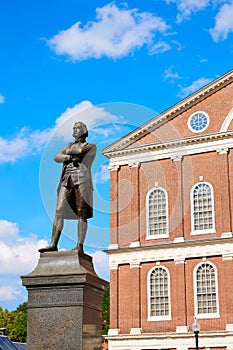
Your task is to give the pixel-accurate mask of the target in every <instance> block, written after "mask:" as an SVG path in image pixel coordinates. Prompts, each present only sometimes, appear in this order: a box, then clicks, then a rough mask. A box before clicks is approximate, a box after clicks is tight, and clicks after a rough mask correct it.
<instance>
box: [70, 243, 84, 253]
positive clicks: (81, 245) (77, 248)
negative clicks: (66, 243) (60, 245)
mask: <svg viewBox="0 0 233 350" xmlns="http://www.w3.org/2000/svg"><path fill="white" fill-rule="evenodd" d="M72 250H78V251H79V252H81V253H83V252H84V251H83V244H82V243H78V244H77V246H76V247H75V248H73V249H72Z"/></svg>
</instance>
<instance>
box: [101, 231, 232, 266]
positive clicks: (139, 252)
mask: <svg viewBox="0 0 233 350" xmlns="http://www.w3.org/2000/svg"><path fill="white" fill-rule="evenodd" d="M232 251H233V240H232V238H220V237H217V238H216V237H215V238H208V239H204V238H203V239H199V240H186V241H184V242H180V243H174V242H166V243H165V242H162V243H155V244H151V245H148V244H147V245H146V244H145V245H141V246H140V247H138V248H134V249H132V248H129V247H122V248H119V249H111V250H107V251H106V253H107V254H108V255H109V267H110V269H112V268H113V266H114V268H116V266H119V265H121V264H132V263H133V264H140V263H143V262H148V261H150V262H156V261H160V262H162V261H168V260H173V261H174V262H177V261H178V260H179V261H185V259H188V258H193V257H199V258H203V257H206V258H207V259H208V257H211V256H221V257H222V259H223V261H224V260H226V259H225V257H226V256H227V254H228V255H229V253H231V252H232Z"/></svg>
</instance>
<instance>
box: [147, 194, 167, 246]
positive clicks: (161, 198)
mask: <svg viewBox="0 0 233 350" xmlns="http://www.w3.org/2000/svg"><path fill="white" fill-rule="evenodd" d="M146 207H147V211H146V212H147V239H152V238H163V237H168V200H167V192H166V191H165V190H164V189H163V188H161V187H157V188H153V189H152V190H150V191H149V192H148V194H147V206H146Z"/></svg>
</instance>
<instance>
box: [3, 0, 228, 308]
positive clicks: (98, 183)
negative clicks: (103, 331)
mask: <svg viewBox="0 0 233 350" xmlns="http://www.w3.org/2000/svg"><path fill="white" fill-rule="evenodd" d="M232 13H233V1H232V0H228V1H227V0H222V1H221V0H192V1H190V0H144V1H136V0H129V1H123V2H122V1H115V2H109V1H103V0H99V1H95V0H85V1H84V0H83V1H82V0H56V1H55V0H49V1H47V0H46V1H45V0H40V1H30V0H17V1H16V0H3V1H1V3H0V47H1V55H0V115H1V129H0V130H1V131H0V174H1V181H0V189H1V206H0V305H1V306H2V307H3V308H8V309H13V308H15V307H17V306H18V305H19V304H20V303H22V302H24V301H26V300H27V293H26V290H25V288H24V287H22V285H21V280H20V278H19V276H20V275H24V274H27V273H28V272H30V271H31V270H32V269H33V268H34V267H35V265H36V263H37V261H38V253H37V249H38V247H41V246H43V245H44V244H46V243H47V241H49V240H50V232H51V225H52V220H53V215H54V209H55V203H56V187H57V183H58V179H59V174H60V171H61V166H60V165H59V164H56V163H54V161H53V155H54V153H55V152H57V151H58V150H59V148H60V147H62V146H63V145H64V144H65V143H66V142H67V141H69V140H72V138H71V129H72V125H73V122H74V121H76V120H82V121H84V122H86V123H87V125H88V127H89V130H90V133H89V134H90V135H89V140H90V141H92V142H95V143H96V145H97V148H98V154H97V157H96V161H95V163H94V165H93V177H94V187H95V201H94V203H95V215H94V218H93V219H91V220H89V230H88V234H87V239H86V245H85V251H86V252H87V253H88V254H91V255H93V259H94V263H95V267H96V270H97V272H98V274H99V275H100V277H102V278H105V279H108V275H109V273H108V261H107V255H106V254H105V253H104V252H103V250H105V249H106V248H107V247H108V244H109V172H108V160H107V159H106V158H104V157H103V156H102V155H101V150H102V149H103V148H104V147H105V146H107V145H108V144H110V143H112V142H114V141H115V140H117V139H118V138H119V137H121V136H123V135H125V134H127V133H128V132H129V131H131V130H133V129H134V128H135V127H137V126H139V125H140V124H143V123H144V122H146V121H148V120H149V119H150V118H152V117H153V116H155V115H156V114H158V113H160V112H162V111H164V110H165V109H167V108H169V107H170V106H172V105H173V104H175V103H176V102H178V101H180V100H182V99H183V98H185V97H186V96H188V95H189V94H191V93H192V92H194V91H196V90H198V89H199V88H201V87H202V86H204V85H205V84H207V83H209V82H210V81H212V80H214V79H216V78H217V77H219V76H221V75H222V74H224V73H226V72H227V71H229V70H231V69H232V59H233V17H232ZM75 241H76V223H75V222H67V223H66V227H65V229H64V233H63V236H62V238H61V241H60V249H71V248H72V247H73V246H74V245H75Z"/></svg>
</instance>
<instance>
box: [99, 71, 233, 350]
mask: <svg viewBox="0 0 233 350" xmlns="http://www.w3.org/2000/svg"><path fill="white" fill-rule="evenodd" d="M103 153H104V155H105V156H106V157H108V158H109V159H110V174H111V241H110V246H109V248H108V254H109V259H110V330H109V334H108V342H109V349H110V350H113V349H114V350H142V349H144V350H152V349H158V350H176V349H177V350H190V349H195V337H194V333H193V330H192V323H193V321H194V317H196V318H197V320H198V323H199V324H200V327H201V328H200V332H199V348H200V349H206V350H233V227H232V225H233V71H230V72H228V73H226V74H225V75H223V76H221V77H219V78H218V79H217V80H215V81H213V82H212V83H210V84H208V85H206V86H205V87H203V88H202V89H200V90H198V91H197V92H196V93H193V94H192V95H190V96H189V97H187V98H185V99H184V100H182V101H181V102H179V103H177V104H176V105H174V106H172V107H171V108H169V109H168V110H166V111H165V112H164V113H161V114H160V115H158V116H156V117H155V118H153V119H152V120H150V121H148V122H146V123H145V124H143V125H142V126H141V127H140V128H138V129H136V130H135V131H133V132H131V133H130V134H128V135H127V136H125V137H123V138H122V139H120V140H118V141H117V142H115V143H114V144H112V145H110V146H109V147H107V148H105V150H104V151H103Z"/></svg>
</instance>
